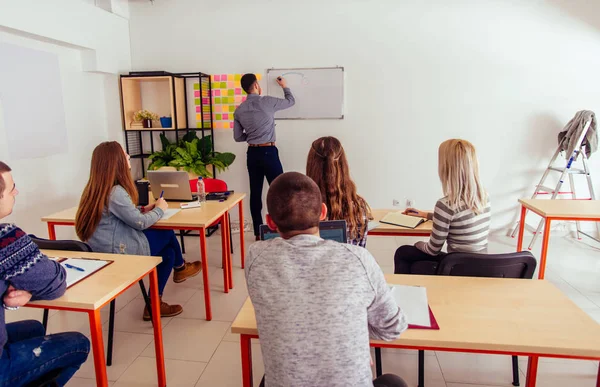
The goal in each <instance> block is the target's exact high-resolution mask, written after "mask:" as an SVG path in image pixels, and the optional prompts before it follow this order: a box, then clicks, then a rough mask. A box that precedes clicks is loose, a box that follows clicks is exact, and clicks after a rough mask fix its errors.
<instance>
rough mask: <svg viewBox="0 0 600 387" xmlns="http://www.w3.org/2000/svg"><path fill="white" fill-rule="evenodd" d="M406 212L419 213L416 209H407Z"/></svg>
mask: <svg viewBox="0 0 600 387" xmlns="http://www.w3.org/2000/svg"><path fill="white" fill-rule="evenodd" d="M407 212H411V213H413V214H418V213H419V211H416V210H407Z"/></svg>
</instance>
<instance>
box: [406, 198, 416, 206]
mask: <svg viewBox="0 0 600 387" xmlns="http://www.w3.org/2000/svg"><path fill="white" fill-rule="evenodd" d="M406 208H415V201H414V200H412V199H406Z"/></svg>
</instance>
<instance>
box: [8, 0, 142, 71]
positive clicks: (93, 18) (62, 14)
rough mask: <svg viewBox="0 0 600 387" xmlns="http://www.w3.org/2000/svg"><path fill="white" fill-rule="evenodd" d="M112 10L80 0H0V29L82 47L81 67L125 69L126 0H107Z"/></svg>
mask: <svg viewBox="0 0 600 387" xmlns="http://www.w3.org/2000/svg"><path fill="white" fill-rule="evenodd" d="M110 5H111V8H112V10H113V11H114V12H115V14H113V13H110V12H107V11H106V10H104V9H101V8H99V7H96V6H94V5H93V2H90V1H82V0H44V1H38V0H0V30H4V31H8V32H10V33H13V34H21V35H24V36H30V37H32V38H33V39H36V40H43V41H47V42H52V43H55V44H59V45H64V46H70V47H75V48H78V49H80V50H82V59H83V60H82V64H81V66H82V68H83V69H84V70H85V71H93V72H103V73H109V74H111V73H112V74H118V73H119V72H126V71H129V69H130V66H131V57H130V48H129V22H128V20H127V16H128V12H129V10H128V4H127V3H126V2H125V0H111V4H110Z"/></svg>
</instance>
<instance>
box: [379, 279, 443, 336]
mask: <svg viewBox="0 0 600 387" xmlns="http://www.w3.org/2000/svg"><path fill="white" fill-rule="evenodd" d="M389 288H390V293H391V294H392V297H393V298H394V300H396V304H398V306H399V307H400V308H402V311H403V312H404V314H405V315H406V318H407V320H408V327H409V328H413V329H440V327H439V326H438V324H437V321H436V320H435V317H434V316H433V313H432V312H431V309H430V308H429V303H428V301H427V289H426V288H424V287H421V286H407V285H390V286H389Z"/></svg>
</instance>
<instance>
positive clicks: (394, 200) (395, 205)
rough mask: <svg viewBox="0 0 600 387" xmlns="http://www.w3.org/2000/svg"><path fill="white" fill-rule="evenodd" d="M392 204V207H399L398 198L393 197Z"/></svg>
mask: <svg viewBox="0 0 600 387" xmlns="http://www.w3.org/2000/svg"><path fill="white" fill-rule="evenodd" d="M392 206H394V207H400V201H399V200H398V199H393V200H392Z"/></svg>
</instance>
